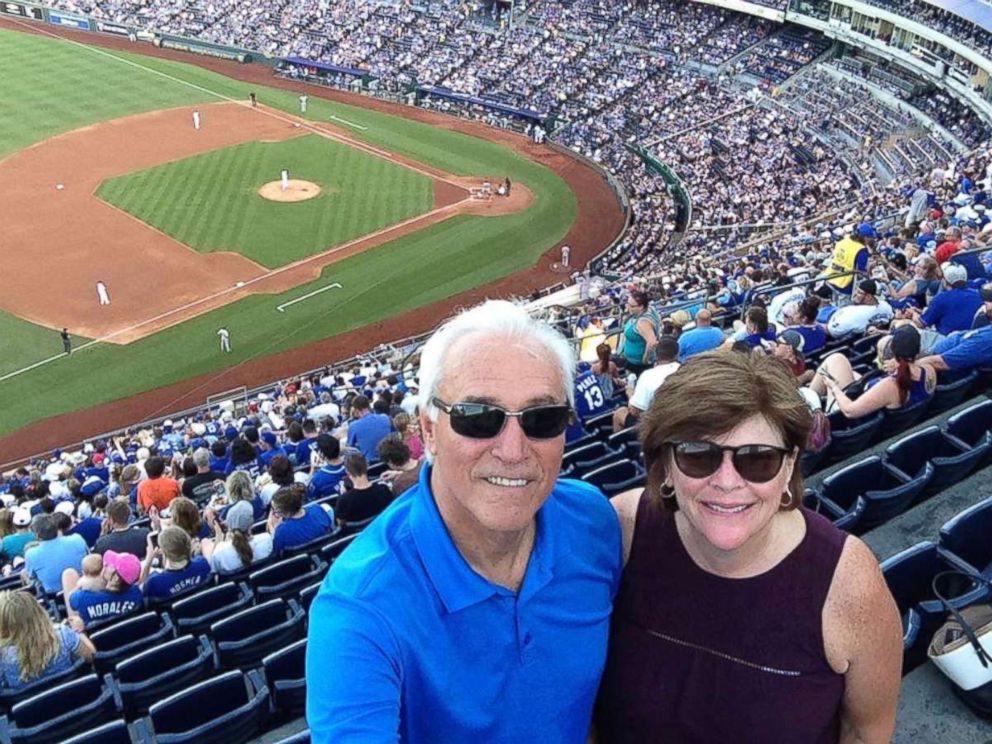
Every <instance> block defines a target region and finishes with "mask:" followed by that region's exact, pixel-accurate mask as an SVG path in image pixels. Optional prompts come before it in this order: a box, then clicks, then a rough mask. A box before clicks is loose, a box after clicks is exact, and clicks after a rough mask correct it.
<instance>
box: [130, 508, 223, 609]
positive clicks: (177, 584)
mask: <svg viewBox="0 0 992 744" xmlns="http://www.w3.org/2000/svg"><path fill="white" fill-rule="evenodd" d="M153 540H154V533H151V534H149V536H148V546H147V548H146V550H145V560H144V563H142V564H141V583H142V592H143V594H144V596H145V599H146V600H150V601H151V602H153V603H155V602H164V601H167V600H170V599H172V598H173V597H176V596H178V595H181V594H185V593H186V592H189V591H191V590H193V589H194V588H196V587H198V586H203V585H205V584H206V583H207V582H208V581H210V576H211V571H210V564H209V563H208V562H207V561H206V559H205V558H203V557H202V556H196V557H193V545H192V542H191V541H190V538H189V533H188V532H186V530H184V529H182V528H181V527H175V526H172V527H164V528H163V529H162V532H161V533H159V535H158V545H157V546H156V545H155V543H154V542H153ZM156 558H161V559H162V565H163V568H162V570H161V571H157V572H152V563H153V562H154V561H155V559H156Z"/></svg>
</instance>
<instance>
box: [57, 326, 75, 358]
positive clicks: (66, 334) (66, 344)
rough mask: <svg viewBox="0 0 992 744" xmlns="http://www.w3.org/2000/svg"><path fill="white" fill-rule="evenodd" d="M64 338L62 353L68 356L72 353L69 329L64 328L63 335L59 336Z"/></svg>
mask: <svg viewBox="0 0 992 744" xmlns="http://www.w3.org/2000/svg"><path fill="white" fill-rule="evenodd" d="M59 336H61V337H62V351H64V352H65V353H66V354H71V353H72V336H70V335H69V329H68V328H63V329H62V333H60V334H59Z"/></svg>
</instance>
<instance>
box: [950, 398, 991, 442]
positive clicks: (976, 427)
mask: <svg viewBox="0 0 992 744" xmlns="http://www.w3.org/2000/svg"><path fill="white" fill-rule="evenodd" d="M945 429H946V431H947V433H948V434H950V435H951V436H953V437H956V438H958V439H960V440H961V441H962V442H965V443H966V444H969V445H971V446H972V447H974V446H975V445H977V444H978V443H979V442H981V441H982V440H983V439H984V438H985V435H986V434H988V433H989V432H990V431H992V400H984V401H982V402H981V403H976V404H975V405H973V406H968V408H965V409H964V410H963V411H958V412H957V413H955V414H954V415H953V416H951V417H950V418H949V419H947V425H946V427H945Z"/></svg>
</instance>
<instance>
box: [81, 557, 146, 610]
mask: <svg viewBox="0 0 992 744" xmlns="http://www.w3.org/2000/svg"><path fill="white" fill-rule="evenodd" d="M140 577H141V561H140V560H138V557H137V556H136V555H132V554H130V553H117V552H115V551H113V550H108V551H106V552H105V553H104V554H103V556H102V557H101V556H100V555H99V554H97V553H93V554H91V555H88V556H86V558H85V559H84V561H83V576H80V575H79V573H78V572H77V571H76V570H75V569H71V568H67V569H66V570H65V571H64V572H63V573H62V592H63V594H64V596H65V598H66V612H67V613H68V615H69V617H70V618H71V617H72V616H74V615H76V616H79V618H80V619H82V621H83V625H86V626H88V625H90V624H91V623H93V622H96V621H103V620H107V619H110V618H116V617H120V616H122V615H127V614H130V613H132V612H136V611H137V610H139V609H141V607H142V601H141V588H140V587H139V586H138V579H139V578H140Z"/></svg>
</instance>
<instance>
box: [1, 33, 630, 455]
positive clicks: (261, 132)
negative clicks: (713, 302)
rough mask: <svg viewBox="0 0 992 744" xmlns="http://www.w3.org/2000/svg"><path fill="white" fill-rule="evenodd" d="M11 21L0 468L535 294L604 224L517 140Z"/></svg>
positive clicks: (562, 161) (564, 168)
mask: <svg viewBox="0 0 992 744" xmlns="http://www.w3.org/2000/svg"><path fill="white" fill-rule="evenodd" d="M4 26H7V28H4ZM21 26H23V24H16V23H10V22H4V23H3V24H0V69H2V70H3V71H4V74H3V76H2V78H0V203H2V204H4V207H3V212H2V213H3V218H2V219H0V276H2V277H3V279H4V281H3V290H2V291H0V463H2V462H4V461H7V460H9V459H12V458H13V457H14V456H22V455H23V454H25V453H31V452H36V451H40V450H41V449H43V448H44V447H47V446H50V445H51V443H52V442H53V441H72V440H73V438H74V437H75V436H76V435H77V434H95V433H98V432H100V431H103V430H106V429H109V428H111V426H117V425H123V424H126V423H129V422H134V421H138V420H141V419H143V418H147V417H151V416H154V415H159V414H162V413H167V412H168V411H171V410H175V409H177V408H179V407H184V406H189V405H196V404H197V403H202V402H203V401H204V400H205V397H206V395H207V394H208V393H209V392H213V391H216V390H222V389H229V388H231V387H234V386H236V385H241V384H249V385H250V384H259V383H261V382H264V381H266V380H271V379H276V378H278V377H280V376H285V375H289V374H291V373H293V372H296V371H299V370H301V369H306V368H308V367H313V366H317V365H320V364H326V363H330V362H333V361H334V360H336V359H340V358H343V357H345V356H347V355H349V354H352V353H356V352H358V351H361V350H363V349H368V348H371V347H373V346H374V345H375V344H376V343H379V342H382V341H387V340H391V339H396V338H401V337H403V336H404V335H406V334H408V333H411V332H415V331H422V330H426V329H428V328H430V327H432V326H433V325H434V324H436V323H437V322H438V321H440V320H441V319H443V317H444V316H445V315H446V314H447V313H449V312H450V311H451V310H452V309H453V308H454V307H456V306H457V305H458V304H460V303H467V302H473V301H476V300H478V299H481V297H483V296H487V295H488V296H495V295H500V294H503V295H505V294H507V293H509V292H512V291H519V292H528V291H530V290H531V289H533V288H536V287H540V286H543V285H546V284H549V283H550V282H551V281H552V280H553V279H554V278H555V277H554V275H553V274H552V273H551V272H550V265H551V261H552V256H553V253H556V251H553V249H555V248H556V247H557V246H559V245H561V244H562V243H563V242H569V243H570V244H572V245H573V250H574V251H575V253H573V255H575V254H576V253H577V254H578V257H579V258H580V259H581V258H583V256H585V257H588V256H590V255H592V254H593V253H594V252H595V251H596V250H601V249H602V248H603V247H604V245H605V243H604V242H603V241H604V240H606V239H609V238H610V237H612V236H613V235H615V234H616V232H617V231H618V230H619V227H620V224H621V221H622V217H621V216H620V210H619V207H618V205H617V204H616V200H615V199H612V202H611V201H610V199H611V198H612V195H611V192H610V191H609V189H608V187H606V185H605V183H603V182H602V179H601V178H600V177H599V175H598V174H596V173H595V171H592V170H591V169H589V168H588V167H587V166H584V165H582V164H580V163H579V162H578V161H575V160H573V159H571V158H569V157H567V156H565V155H562V154H560V153H556V152H552V151H549V150H547V149H546V148H542V147H538V146H536V145H533V143H530V142H528V141H527V140H526V139H525V138H523V137H519V136H517V135H512V134H509V133H506V132H501V131H498V130H490V129H489V128H487V127H482V126H481V125H476V124H471V123H468V122H463V121H456V120H454V119H451V118H449V117H443V116H441V115H437V114H429V113H428V112H423V111H420V110H414V109H409V110H407V108H406V107H400V106H397V105H391V104H384V103H381V102H374V101H365V100H364V99H359V98H357V97H350V98H349V97H348V95H347V94H341V93H334V92H331V91H322V90H319V89H314V88H310V89H309V90H307V92H308V93H309V94H310V100H309V106H308V109H307V112H306V114H301V113H300V107H299V101H298V96H299V94H300V90H301V89H302V88H301V86H299V84H295V83H289V82H287V81H276V80H275V79H274V78H272V76H271V72H270V71H268V70H267V69H265V68H263V67H262V66H260V65H238V64H237V63H228V62H223V61H220V60H209V61H203V60H201V59H198V58H194V57H189V56H186V57H180V53H176V52H171V53H166V52H164V51H163V50H154V51H153V48H152V47H150V45H142V47H141V48H142V50H143V51H148V52H153V53H154V54H157V55H158V56H149V55H147V54H136V53H133V52H132V51H130V50H125V49H124V48H113V47H115V46H116V47H125V46H126V45H127V42H125V41H123V40H114V42H113V43H111V41H109V40H106V39H98V38H91V37H87V36H85V35H82V34H73V33H72V32H66V31H59V32H58V36H59V37H60V38H56V37H55V36H54V34H53V33H51V31H50V30H46V29H44V28H43V29H41V33H38V29H29V28H27V27H26V26H25V27H23V28H22V27H21ZM25 31H33V32H25ZM91 40H92V41H95V42H99V44H98V45H91V44H89V43H87V44H82V43H80V41H87V42H89V41H91ZM138 48H139V47H137V46H135V47H133V49H135V50H137V49H138ZM180 59H182V60H183V61H180ZM191 62H194V63H197V64H191ZM208 67H209V68H210V69H207V68H208ZM222 73H223V74H222ZM239 77H240V78H243V79H238V78H239ZM249 92H254V93H255V94H256V96H257V99H258V102H259V105H258V107H257V108H254V107H252V106H251V105H250V104H249V103H248V95H249ZM322 96H326V97H322ZM356 104H357V105H356ZM194 111H196V112H197V113H198V114H199V117H198V118H199V119H200V121H201V125H200V128H199V129H197V128H195V127H194V124H193V117H192V114H193V112H194ZM408 112H409V113H410V114H412V115H403V114H406V113H408ZM396 114H400V115H396ZM283 170H286V171H288V175H289V176H290V177H291V178H292V179H294V181H293V183H294V188H296V187H295V184H296V183H297V182H299V183H302V184H306V185H305V186H302V187H300V189H299V192H298V193H296V194H295V195H289V194H286V193H285V191H286V189H285V188H283V186H285V185H284V184H283V185H282V186H281V185H280V177H281V172H282V171H283ZM507 177H508V178H510V179H511V180H512V183H513V189H512V191H511V197H510V198H508V199H501V198H492V199H487V200H483V199H476V198H473V196H472V194H471V192H472V191H473V190H476V189H478V188H479V187H481V185H482V183H483V182H484V181H491V182H499V181H502V180H503V179H504V178H507ZM576 184H579V185H578V186H577V185H576ZM582 184H588V185H589V188H588V189H583V188H582V187H581V186H582ZM596 187H598V188H599V191H598V192H596V191H595V188H596ZM586 192H588V193H586ZM296 199H299V200H296ZM593 202H595V203H597V204H599V205H600V213H599V214H598V215H589V216H587V217H585V216H584V215H583V213H584V212H586V211H588V210H584V209H583V203H593ZM604 210H605V211H604ZM593 225H595V228H593ZM607 233H608V234H607ZM576 249H577V250H576ZM98 281H102V282H104V283H105V284H106V285H107V287H108V289H109V293H110V297H111V300H112V301H111V304H110V305H104V306H101V305H100V304H99V302H98V298H97V293H96V290H95V285H96V282H98ZM62 327H66V328H68V329H69V331H70V333H72V334H73V344H74V349H73V353H72V354H71V355H65V354H63V353H62V343H61V340H60V337H59V333H58V331H59V330H60V329H61V328H62ZM221 327H227V328H228V329H229V330H230V336H231V345H232V351H231V352H230V353H226V354H225V353H222V352H221V351H220V350H219V344H218V339H217V335H216V334H217V330H218V329H219V328H221ZM52 417H56V418H52ZM53 431H54V434H53Z"/></svg>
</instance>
